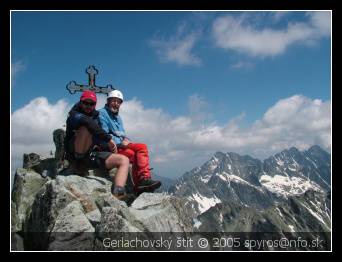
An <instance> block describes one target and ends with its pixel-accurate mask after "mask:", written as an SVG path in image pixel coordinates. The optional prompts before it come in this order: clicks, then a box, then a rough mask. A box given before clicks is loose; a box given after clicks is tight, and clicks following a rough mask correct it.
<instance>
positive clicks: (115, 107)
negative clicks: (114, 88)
mask: <svg viewBox="0 0 342 262" xmlns="http://www.w3.org/2000/svg"><path fill="white" fill-rule="evenodd" d="M121 104H122V100H121V99H120V98H117V97H110V98H108V99H107V105H108V107H109V109H110V111H112V112H113V113H114V114H117V113H119V109H120V106H121Z"/></svg>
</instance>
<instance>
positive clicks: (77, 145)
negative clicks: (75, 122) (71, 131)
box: [74, 126, 93, 155]
mask: <svg viewBox="0 0 342 262" xmlns="http://www.w3.org/2000/svg"><path fill="white" fill-rule="evenodd" d="M74 141H75V142H74V150H75V153H76V154H80V155H82V154H85V153H87V152H88V150H89V149H90V147H91V145H92V143H93V141H92V135H91V134H90V132H89V131H88V129H87V128H86V127H84V126H82V127H80V128H79V129H78V130H77V131H76V134H75V140H74Z"/></svg>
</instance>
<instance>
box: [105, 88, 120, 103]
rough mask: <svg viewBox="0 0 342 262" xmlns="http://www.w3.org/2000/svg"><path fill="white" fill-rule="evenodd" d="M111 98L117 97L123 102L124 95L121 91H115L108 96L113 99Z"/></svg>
mask: <svg viewBox="0 0 342 262" xmlns="http://www.w3.org/2000/svg"><path fill="white" fill-rule="evenodd" d="M111 97H117V98H120V99H121V100H122V102H123V100H124V99H123V94H122V93H121V91H119V90H113V91H110V92H109V94H108V97H107V99H108V98H111Z"/></svg>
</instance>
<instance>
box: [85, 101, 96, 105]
mask: <svg viewBox="0 0 342 262" xmlns="http://www.w3.org/2000/svg"><path fill="white" fill-rule="evenodd" d="M82 104H83V105H85V106H94V105H96V103H95V102H86V101H82Z"/></svg>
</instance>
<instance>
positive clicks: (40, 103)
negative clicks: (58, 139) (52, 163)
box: [11, 97, 69, 171]
mask: <svg viewBox="0 0 342 262" xmlns="http://www.w3.org/2000/svg"><path fill="white" fill-rule="evenodd" d="M68 111H69V106H68V104H67V103H66V102H65V101H63V100H60V101H58V102H57V103H56V104H50V103H49V102H48V100H47V99H46V98H45V97H38V98H35V99H33V100H32V101H31V102H30V103H29V104H27V105H25V106H24V107H22V108H20V109H18V110H16V111H15V112H13V113H12V115H11V160H12V169H13V168H18V167H19V166H21V165H22V157H23V154H24V153H31V152H36V153H39V154H41V155H43V156H48V155H49V153H50V151H51V150H52V152H54V150H55V146H54V143H53V139H52V132H53V130H54V129H56V128H61V127H62V126H63V125H64V124H65V120H66V115H67V112H68ZM18 165H19V166H18ZM12 171H13V170H12Z"/></svg>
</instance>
